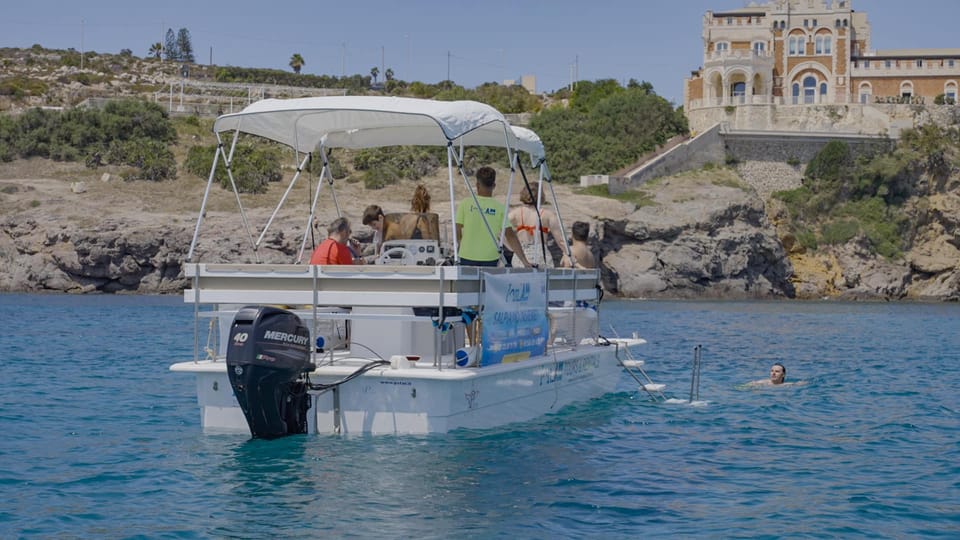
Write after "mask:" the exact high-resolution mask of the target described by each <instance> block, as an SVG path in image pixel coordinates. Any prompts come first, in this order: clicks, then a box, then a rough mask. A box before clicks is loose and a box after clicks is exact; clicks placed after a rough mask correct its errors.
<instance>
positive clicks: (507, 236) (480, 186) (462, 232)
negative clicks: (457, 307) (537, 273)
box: [456, 167, 530, 266]
mask: <svg viewBox="0 0 960 540" xmlns="http://www.w3.org/2000/svg"><path fill="white" fill-rule="evenodd" d="M496 185H497V173H496V171H494V170H493V169H491V168H490V167H481V168H480V169H479V170H477V200H478V201H479V202H480V206H481V208H482V211H481V209H478V208H477V205H476V204H475V203H474V202H473V197H467V198H466V199H464V200H462V201H460V205H459V206H457V216H456V222H457V242H458V243H459V244H460V251H459V256H460V264H462V265H465V266H497V263H498V262H499V260H500V249H499V247H498V246H497V243H496V242H498V241H499V240H500V229H501V227H502V226H503V222H504V219H503V216H504V214H505V213H506V208H504V206H503V204H502V203H501V202H500V201H498V200H496V199H494V198H493V188H494V187H495V186H496ZM484 219H486V222H487V224H488V225H490V230H491V231H493V235H494V236H495V237H496V240H494V239H493V238H491V237H490V233H489V232H488V231H487V228H486V227H485V226H484V225H483V221H484ZM503 239H504V243H506V244H507V246H508V247H509V248H510V249H511V250H513V256H514V258H519V259H520V262H522V263H523V265H524V266H530V262H529V261H528V260H527V257H526V256H525V255H524V254H523V249H522V247H521V246H520V241H519V240H518V239H517V233H516V231H514V230H513V227H511V226H510V222H507V229H506V231H504V236H503Z"/></svg>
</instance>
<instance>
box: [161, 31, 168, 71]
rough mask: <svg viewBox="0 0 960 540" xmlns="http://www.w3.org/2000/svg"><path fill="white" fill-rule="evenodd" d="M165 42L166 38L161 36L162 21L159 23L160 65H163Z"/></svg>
mask: <svg viewBox="0 0 960 540" xmlns="http://www.w3.org/2000/svg"><path fill="white" fill-rule="evenodd" d="M166 41H167V37H166V36H165V35H164V34H163V21H160V63H161V64H162V63H163V53H165V52H166V51H165V50H164V49H165V48H166V46H167V44H166Z"/></svg>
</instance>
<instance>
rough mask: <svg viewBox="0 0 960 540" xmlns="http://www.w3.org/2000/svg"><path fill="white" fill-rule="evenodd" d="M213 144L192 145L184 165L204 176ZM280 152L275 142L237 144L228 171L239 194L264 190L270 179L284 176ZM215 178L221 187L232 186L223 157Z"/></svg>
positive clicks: (211, 154)
mask: <svg viewBox="0 0 960 540" xmlns="http://www.w3.org/2000/svg"><path fill="white" fill-rule="evenodd" d="M215 150H216V146H194V147H192V148H190V150H189V151H188V152H187V159H186V160H185V162H184V168H185V169H186V170H187V171H189V172H191V173H193V174H195V175H197V176H199V177H200V178H203V179H206V178H207V177H208V175H209V174H210V167H211V165H212V164H213V156H214V151H215ZM280 161H281V152H280V150H279V148H277V147H276V146H274V145H266V144H250V143H238V144H237V146H236V148H235V149H234V154H233V163H232V164H231V167H230V170H231V172H232V173H233V179H234V181H235V182H236V184H237V190H238V191H239V192H240V193H263V192H265V191H266V190H267V184H268V183H269V182H278V181H280V180H281V179H282V178H283V171H282V170H281V169H280ZM214 179H215V180H216V181H217V183H219V184H220V186H221V187H223V188H224V189H232V188H231V186H230V176H229V175H227V170H226V167H225V164H224V163H223V160H222V159H220V160H219V161H218V163H217V169H216V172H215V175H214Z"/></svg>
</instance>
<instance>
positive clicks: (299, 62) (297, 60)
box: [290, 53, 307, 75]
mask: <svg viewBox="0 0 960 540" xmlns="http://www.w3.org/2000/svg"><path fill="white" fill-rule="evenodd" d="M306 63H307V62H306V61H305V60H304V59H303V57H302V56H300V53H294V54H293V56H291V57H290V67H291V68H293V72H294V73H296V74H298V75H299V74H300V68H302V67H303V65H304V64H306Z"/></svg>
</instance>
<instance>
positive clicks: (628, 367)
mask: <svg viewBox="0 0 960 540" xmlns="http://www.w3.org/2000/svg"><path fill="white" fill-rule="evenodd" d="M610 330H612V331H613V333H614V335H616V333H617V332H616V330H614V329H613V327H611V328H610ZM618 347H619V344H618ZM623 350H624V352H626V357H627V358H626V359H625V360H623V359H621V358H620V355H619V354H618V355H617V362H619V363H620V365H621V366H622V367H623V370H624V371H626V372H627V373H629V374H630V376H631V377H633V380H634V381H636V382H637V384H638V385H640V389H641V390H643V391H644V392H646V393H647V395H649V396H650V399H651V400H653V401H666V400H667V397H666V396H664V395H663V389H664V388H666V385H665V384H658V383H655V382H653V379H651V378H650V375H648V374H647V372H646V371H644V369H643V360H637V359H636V358H634V357H633V354H632V353H631V352H630V347H626V346H624V347H623ZM644 381H646V382H644Z"/></svg>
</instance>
